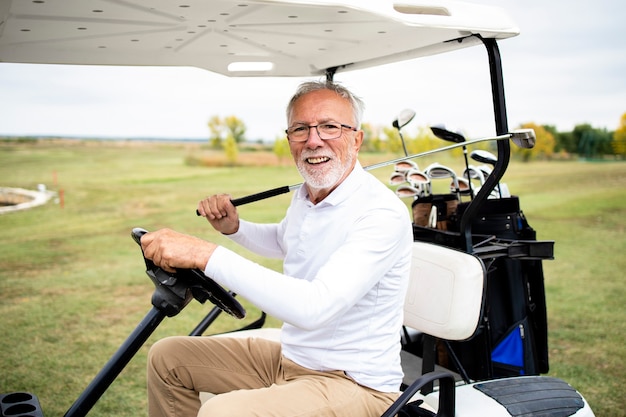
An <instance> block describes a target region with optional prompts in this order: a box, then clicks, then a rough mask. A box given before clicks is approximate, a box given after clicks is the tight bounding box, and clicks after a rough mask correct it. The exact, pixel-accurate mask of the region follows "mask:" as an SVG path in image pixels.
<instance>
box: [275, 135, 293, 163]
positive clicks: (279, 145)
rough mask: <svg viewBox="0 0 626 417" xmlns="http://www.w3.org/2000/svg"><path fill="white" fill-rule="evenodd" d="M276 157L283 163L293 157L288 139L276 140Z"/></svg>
mask: <svg viewBox="0 0 626 417" xmlns="http://www.w3.org/2000/svg"><path fill="white" fill-rule="evenodd" d="M274 155H276V156H277V157H278V160H279V161H281V162H282V161H283V160H285V159H286V158H289V156H291V151H290V150H289V141H288V140H287V138H284V137H281V138H276V140H275V141H274Z"/></svg>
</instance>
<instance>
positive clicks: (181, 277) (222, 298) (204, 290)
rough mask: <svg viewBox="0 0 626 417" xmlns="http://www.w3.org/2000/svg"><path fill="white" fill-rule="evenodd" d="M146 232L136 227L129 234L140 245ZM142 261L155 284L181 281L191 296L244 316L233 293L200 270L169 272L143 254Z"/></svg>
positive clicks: (241, 316) (241, 307) (172, 283)
mask: <svg viewBox="0 0 626 417" xmlns="http://www.w3.org/2000/svg"><path fill="white" fill-rule="evenodd" d="M146 233H148V231H147V230H145V229H141V228H139V227H136V228H134V229H133V231H132V233H131V236H132V237H133V239H134V240H135V242H137V244H138V245H139V246H141V237H142V236H143V235H144V234H146ZM142 253H143V250H142ZM144 261H145V262H146V268H147V270H146V273H148V276H150V278H151V279H152V280H153V281H155V285H164V286H173V285H175V284H176V283H181V282H182V283H183V284H184V285H185V287H186V288H188V289H189V290H190V291H191V293H192V294H193V297H194V298H196V299H197V300H198V301H200V302H201V303H204V302H205V301H206V300H209V301H210V302H212V303H213V304H215V305H216V306H217V307H219V308H220V309H222V310H223V311H225V312H226V313H228V314H230V315H231V316H233V317H236V318H238V319H242V318H244V317H245V316H246V310H245V309H244V308H243V306H242V305H241V304H240V303H239V301H237V300H236V299H235V297H234V294H232V293H231V292H229V291H227V290H225V289H224V288H223V287H221V286H220V285H219V284H218V283H217V282H215V281H214V280H212V279H211V278H209V277H207V276H206V275H204V273H203V272H202V271H199V270H197V269H178V270H176V272H175V273H171V272H167V271H164V270H163V269H161V268H159V267H158V266H156V265H155V264H154V263H153V262H152V261H151V260H150V259H146V257H145V256H144Z"/></svg>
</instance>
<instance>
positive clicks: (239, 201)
mask: <svg viewBox="0 0 626 417" xmlns="http://www.w3.org/2000/svg"><path fill="white" fill-rule="evenodd" d="M508 139H510V140H511V141H512V142H513V143H515V144H516V145H517V146H519V147H521V148H532V147H533V146H534V145H535V132H534V130H532V129H522V130H515V131H513V132H510V133H505V134H502V135H498V136H487V137H483V138H477V139H471V140H468V141H466V142H464V143H463V144H459V143H455V144H452V145H448V146H444V147H441V148H437V149H432V150H430V151H425V152H420V153H416V154H413V155H408V156H405V157H402V158H396V159H392V160H389V161H384V162H379V163H377V164H372V165H368V166H366V167H363V169H365V170H366V171H371V170H373V169H378V168H382V167H386V166H389V165H394V164H397V163H398V162H403V161H408V160H410V159H415V158H421V157H423V156H427V155H432V154H434V153H438V152H445V151H449V150H451V149H456V148H460V147H462V146H465V145H473V144H475V143H481V142H488V141H497V140H508ZM302 184H303V183H299V184H295V185H283V186H282V187H277V188H272V189H271V190H267V191H262V192H260V193H256V194H251V195H248V196H246V197H241V198H235V199H233V200H231V202H232V203H233V205H234V206H241V205H243V204H249V203H252V202H255V201H259V200H264V199H266V198H269V197H275V196H277V195H280V194H286V193H288V192H290V191H293V190H295V189H297V188H299V187H300V186H301V185H302ZM196 215H198V216H199V215H200V213H199V212H198V210H196Z"/></svg>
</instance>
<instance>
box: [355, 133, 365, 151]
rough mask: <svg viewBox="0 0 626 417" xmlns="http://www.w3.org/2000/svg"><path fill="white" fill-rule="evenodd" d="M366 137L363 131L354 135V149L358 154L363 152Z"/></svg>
mask: <svg viewBox="0 0 626 417" xmlns="http://www.w3.org/2000/svg"><path fill="white" fill-rule="evenodd" d="M364 136H365V133H364V132H363V131H362V130H357V132H356V135H354V147H355V149H356V151H357V152H359V151H360V150H361V146H362V145H363V137H364Z"/></svg>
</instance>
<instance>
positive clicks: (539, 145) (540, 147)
mask: <svg viewBox="0 0 626 417" xmlns="http://www.w3.org/2000/svg"><path fill="white" fill-rule="evenodd" d="M520 128H522V129H533V130H534V131H535V136H536V138H537V139H536V141H535V146H534V147H533V148H532V149H523V148H519V147H517V146H515V145H512V146H511V152H512V153H513V154H514V155H519V156H520V157H521V158H522V160H523V161H530V160H533V159H551V158H552V156H553V155H554V146H555V144H556V140H555V138H554V135H553V134H552V133H551V132H550V131H548V130H547V129H546V128H544V127H543V126H540V125H537V124H535V123H524V124H523V125H521V126H520Z"/></svg>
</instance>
